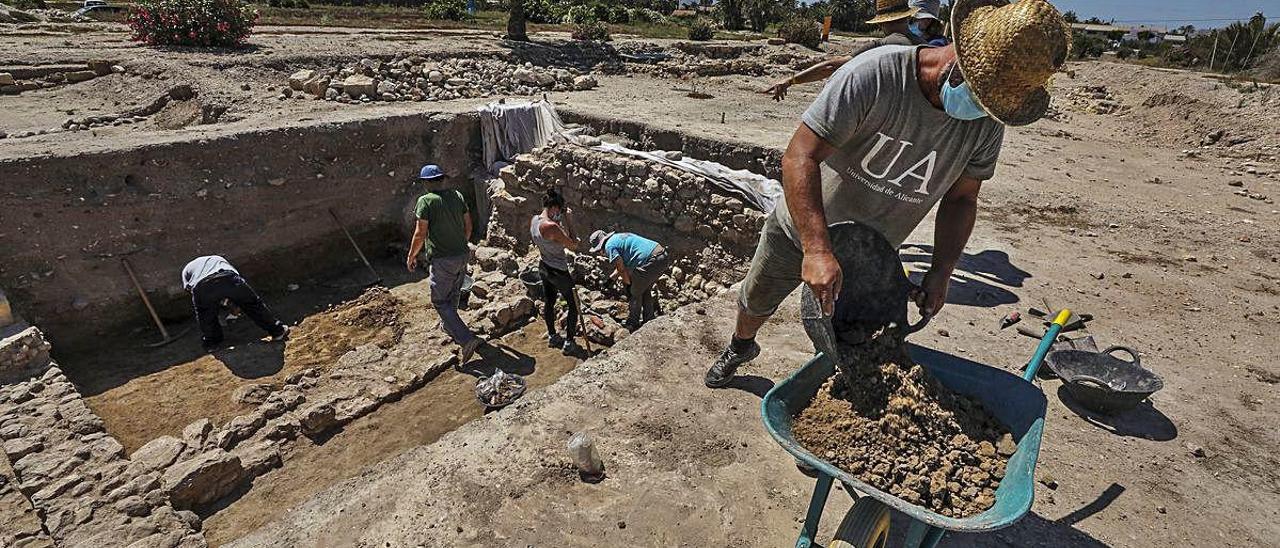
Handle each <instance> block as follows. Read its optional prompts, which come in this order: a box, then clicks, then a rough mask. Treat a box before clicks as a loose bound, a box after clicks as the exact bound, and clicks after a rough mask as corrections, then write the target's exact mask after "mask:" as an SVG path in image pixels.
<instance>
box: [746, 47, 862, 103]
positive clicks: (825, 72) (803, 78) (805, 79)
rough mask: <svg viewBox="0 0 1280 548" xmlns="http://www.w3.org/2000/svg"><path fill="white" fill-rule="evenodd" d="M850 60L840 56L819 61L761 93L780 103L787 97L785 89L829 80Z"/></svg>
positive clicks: (847, 57)
mask: <svg viewBox="0 0 1280 548" xmlns="http://www.w3.org/2000/svg"><path fill="white" fill-rule="evenodd" d="M850 59H853V58H852V57H849V56H841V57H832V58H830V59H825V60H823V61H819V62H817V63H815V64H814V65H813V66H811V67H809V68H807V69H804V70H802V71H800V72H797V73H796V74H795V75H794V76H792V77H790V78H787V79H786V80H782V81H779V82H775V83H774V84H773V85H772V86H770V87H769V88H768V89H766V90H764V91H762V92H761V93H765V94H768V95H772V96H773V99H774V100H775V101H781V100H783V99H786V97H787V88H789V87H791V86H793V85H795V84H807V83H809V82H817V81H820V80H826V79H827V78H830V77H831V75H832V74H835V73H836V71H837V70H839V69H840V67H842V66H844V64H845V63H848V62H849V60H850Z"/></svg>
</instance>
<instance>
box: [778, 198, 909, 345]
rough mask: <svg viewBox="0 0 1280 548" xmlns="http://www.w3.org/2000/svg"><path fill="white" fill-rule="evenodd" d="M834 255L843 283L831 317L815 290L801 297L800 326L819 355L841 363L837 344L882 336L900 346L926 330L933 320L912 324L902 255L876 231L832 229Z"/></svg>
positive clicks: (857, 226) (851, 225)
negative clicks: (890, 337)
mask: <svg viewBox="0 0 1280 548" xmlns="http://www.w3.org/2000/svg"><path fill="white" fill-rule="evenodd" d="M827 232H828V234H830V237H831V245H832V247H833V249H832V252H833V253H834V254H835V256H836V261H837V262H838V263H840V270H841V273H842V274H843V283H842V284H841V286H840V293H839V294H838V295H837V296H836V302H835V310H834V311H833V313H832V314H831V315H830V316H827V315H825V314H823V313H822V307H821V306H820V305H819V303H818V299H817V297H816V296H815V295H814V294H813V290H812V289H810V288H809V286H807V285H806V286H805V287H804V289H803V290H802V293H801V296H800V320H801V322H803V323H804V330H805V334H807V335H808V336H809V340H811V341H813V347H814V349H815V350H817V351H818V352H821V353H823V354H826V355H827V356H829V357H830V358H831V359H832V360H833V361H834V362H835V363H836V364H837V365H838V364H839V363H840V359H839V358H840V356H839V351H838V350H837V349H836V348H837V347H836V343H837V341H838V342H842V343H844V344H847V345H861V344H866V343H869V342H871V340H872V337H873V336H875V335H876V334H877V333H881V334H882V335H881V336H892V337H894V338H895V339H897V342H898V344H899V345H901V344H902V343H903V341H904V340H905V339H906V336H907V335H910V334H912V333H915V332H917V331H920V330H921V329H924V326H925V325H926V324H928V323H929V317H928V316H924V317H922V318H921V319H920V320H919V321H918V322H916V323H915V324H911V323H909V322H908V317H907V303H908V302H909V296H910V294H911V291H912V289H914V287H915V286H914V285H913V284H912V283H911V281H910V280H908V279H907V275H906V273H905V272H904V271H903V269H902V262H901V261H900V260H899V259H898V252H897V251H896V250H895V249H893V246H892V245H890V244H889V242H888V240H885V239H884V236H881V235H880V233H879V232H877V231H876V230H875V229H873V228H871V227H869V226H867V225H864V224H862V223H859V222H856V221H846V222H841V223H836V224H833V225H831V226H829V227H827Z"/></svg>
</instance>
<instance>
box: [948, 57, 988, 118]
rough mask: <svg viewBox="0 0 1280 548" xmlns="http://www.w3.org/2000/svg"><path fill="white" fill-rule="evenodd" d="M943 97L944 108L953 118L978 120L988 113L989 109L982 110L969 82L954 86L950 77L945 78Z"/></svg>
mask: <svg viewBox="0 0 1280 548" xmlns="http://www.w3.org/2000/svg"><path fill="white" fill-rule="evenodd" d="M951 70H955V68H954V67H953V68H952V69H951ZM941 97H942V109H943V110H945V111H946V112H947V115H948V116H951V117H952V118H956V119H959V120H977V119H978V118H982V117H983V116H986V115H987V111H985V110H982V107H981V106H979V105H978V101H977V99H974V98H973V91H972V90H970V89H969V82H963V83H961V84H960V85H958V86H952V85H951V79H950V78H947V79H946V80H943V82H942V93H941Z"/></svg>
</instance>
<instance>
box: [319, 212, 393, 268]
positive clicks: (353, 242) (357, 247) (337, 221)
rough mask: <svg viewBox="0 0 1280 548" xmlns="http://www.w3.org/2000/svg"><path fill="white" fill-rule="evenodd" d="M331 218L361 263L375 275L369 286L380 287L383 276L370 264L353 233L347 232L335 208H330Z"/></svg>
mask: <svg viewBox="0 0 1280 548" xmlns="http://www.w3.org/2000/svg"><path fill="white" fill-rule="evenodd" d="M329 216H330V217H333V222H334V224H336V225H338V228H340V229H342V233H343V234H344V235H345V236H346V237H347V241H348V242H351V247H353V248H355V250H356V255H359V256H360V261H361V262H363V263H364V266H365V268H368V269H369V273H370V274H373V278H374V280H373V282H372V283H370V284H369V285H378V284H380V283H382V276H379V275H378V271H377V270H374V269H373V265H371V264H369V259H367V258H365V256H364V252H363V251H361V250H360V245H359V244H357V243H356V239H355V238H352V237H351V233H350V232H348V231H347V227H346V225H344V224H342V219H339V218H338V214H337V213H335V212H334V211H333V208H329Z"/></svg>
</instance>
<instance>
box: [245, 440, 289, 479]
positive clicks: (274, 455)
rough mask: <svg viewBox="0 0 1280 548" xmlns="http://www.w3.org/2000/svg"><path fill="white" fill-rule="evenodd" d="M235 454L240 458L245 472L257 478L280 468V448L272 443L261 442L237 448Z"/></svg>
mask: <svg viewBox="0 0 1280 548" xmlns="http://www.w3.org/2000/svg"><path fill="white" fill-rule="evenodd" d="M234 454H235V455H236V456H239V457H240V463H241V465H242V466H244V469H245V472H247V473H248V474H249V475H250V476H253V477H257V476H261V475H262V474H265V473H267V471H268V470H271V469H273V468H276V467H278V466H280V464H281V459H280V446H279V445H277V444H276V443H275V442H272V441H259V442H254V443H250V444H246V445H244V446H242V447H238V448H236V450H235V452H234Z"/></svg>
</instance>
